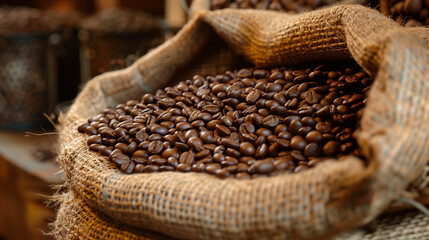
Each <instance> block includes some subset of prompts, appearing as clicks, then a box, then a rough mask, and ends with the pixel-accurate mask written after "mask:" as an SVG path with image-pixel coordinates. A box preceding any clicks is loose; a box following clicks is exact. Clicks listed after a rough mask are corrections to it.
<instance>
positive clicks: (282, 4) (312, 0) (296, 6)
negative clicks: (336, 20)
mask: <svg viewBox="0 0 429 240" xmlns="http://www.w3.org/2000/svg"><path fill="white" fill-rule="evenodd" d="M333 2H334V1H333V0H211V9H212V10H217V9H224V8H238V9H263V10H274V11H280V12H289V13H300V12H307V11H311V10H314V9H317V8H320V7H323V6H326V5H329V4H332V3H333Z"/></svg>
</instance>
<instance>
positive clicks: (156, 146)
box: [147, 140, 164, 154]
mask: <svg viewBox="0 0 429 240" xmlns="http://www.w3.org/2000/svg"><path fill="white" fill-rule="evenodd" d="M147 150H148V151H149V152H150V153H152V154H159V153H161V152H162V151H163V150H164V145H163V144H162V142H161V141H160V140H156V141H153V142H151V143H150V144H149V146H148V149H147Z"/></svg>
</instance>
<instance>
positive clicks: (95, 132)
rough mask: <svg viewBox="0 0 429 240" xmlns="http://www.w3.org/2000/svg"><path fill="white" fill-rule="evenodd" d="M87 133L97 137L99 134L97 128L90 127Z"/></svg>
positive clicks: (86, 130)
mask: <svg viewBox="0 0 429 240" xmlns="http://www.w3.org/2000/svg"><path fill="white" fill-rule="evenodd" d="M85 133H86V134H88V135H96V134H98V131H97V129H96V128H95V127H93V126H88V127H87V128H85Z"/></svg>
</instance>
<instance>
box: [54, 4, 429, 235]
mask: <svg viewBox="0 0 429 240" xmlns="http://www.w3.org/2000/svg"><path fill="white" fill-rule="evenodd" d="M424 32H425V30H419V33H420V34H413V33H410V31H407V30H406V29H404V28H402V27H400V26H399V25H397V24H396V23H394V22H393V21H392V20H390V19H388V18H385V17H384V16H382V15H381V14H380V13H378V12H376V11H374V10H371V9H367V8H364V7H362V6H341V7H332V8H327V9H322V10H319V11H315V12H310V13H305V14H300V15H294V16H292V15H287V14H282V13H276V12H270V11H257V10H221V11H215V12H207V13H201V14H199V15H198V16H196V17H195V18H193V19H192V20H191V21H190V22H189V23H188V24H187V25H186V26H185V27H184V28H183V29H182V30H181V31H180V32H179V33H178V34H177V35H176V36H175V37H174V38H173V39H171V40H170V41H168V42H166V43H165V44H163V45H161V46H160V47H158V48H157V49H155V50H154V51H152V52H150V53H149V54H147V55H146V56H144V57H142V58H141V59H139V60H138V61H137V62H136V63H135V64H134V65H132V66H131V67H129V68H127V69H125V70H121V71H116V72H112V73H106V74H103V75H101V76H98V77H96V78H95V79H93V80H92V81H90V82H89V83H88V84H87V85H86V87H85V88H84V89H83V91H82V92H81V93H80V94H79V96H78V97H77V99H76V101H75V103H74V104H73V106H72V107H71V109H70V111H69V113H68V114H67V116H66V118H65V120H64V123H63V126H62V127H63V129H62V130H61V133H60V141H61V153H60V158H59V163H60V164H61V167H62V168H63V170H64V172H65V175H66V177H67V185H68V187H69V188H70V189H71V190H72V191H73V192H74V194H75V195H76V197H77V198H78V199H80V200H82V201H84V202H85V203H87V204H88V206H89V207H91V208H93V209H95V210H97V211H100V212H102V213H103V214H105V215H107V216H109V217H110V218H112V219H115V221H116V222H122V223H124V224H127V225H129V226H133V227H136V228H140V229H150V230H152V231H156V232H162V233H163V234H165V235H168V236H173V237H177V238H182V239H287V238H293V239H306V238H314V237H316V236H328V235H330V234H332V233H334V232H338V231H341V230H345V229H348V228H351V227H354V226H357V225H359V224H362V223H364V222H367V221H369V220H371V219H373V218H374V217H375V216H376V215H378V214H379V213H380V212H381V211H383V210H384V209H385V208H386V206H387V205H388V204H389V203H390V202H391V201H392V199H393V198H395V197H396V196H398V195H399V194H400V193H401V192H403V190H404V189H405V188H406V187H407V186H408V185H409V184H410V183H411V182H412V181H413V180H414V179H416V178H418V177H419V176H421V175H422V174H423V169H424V166H425V164H426V163H427V160H428V159H429V148H427V146H429V129H428V128H429V125H428V124H427V121H428V120H429V108H428V106H429V105H428V102H429V84H428V83H427V81H426V80H427V76H428V74H429V51H428V49H427V48H426V47H425V46H424V45H423V44H422V43H421V40H419V37H420V38H425V39H427V37H428V36H429V35H428V34H423V33H424ZM426 33H427V32H426ZM215 37H220V38H221V39H222V40H223V41H225V42H226V43H227V45H228V46H229V49H230V51H231V52H234V53H235V54H237V55H239V56H242V57H243V59H246V60H247V61H250V62H251V63H253V64H255V65H256V66H258V67H273V66H282V65H288V64H295V63H305V62H309V61H316V60H332V59H334V60H351V59H354V60H355V61H356V62H357V63H358V64H359V65H360V66H362V67H363V68H364V69H365V70H367V71H368V72H369V73H370V74H371V75H373V76H375V82H374V85H373V87H372V89H371V91H370V96H369V99H368V102H367V106H366V110H365V113H364V115H363V119H362V131H361V133H360V134H359V136H358V142H359V144H360V146H361V148H362V150H363V151H364V153H365V155H366V157H367V158H368V160H369V165H368V166H364V165H363V162H362V161H361V160H359V159H357V158H355V157H348V158H346V159H345V160H343V161H332V160H329V161H326V162H324V163H323V164H320V165H319V166H317V167H316V168H314V169H311V170H308V171H306V172H302V173H299V174H284V175H278V176H273V177H270V178H265V179H254V180H249V181H239V180H234V179H227V180H220V179H217V178H215V177H213V176H210V175H207V174H198V173H186V174H183V173H178V172H169V173H166V172H164V173H155V174H134V175H126V174H122V173H120V171H119V170H118V169H117V168H116V167H115V166H114V165H113V164H112V163H110V162H109V161H108V160H107V158H105V157H101V156H100V155H98V154H97V153H94V152H90V151H89V150H88V148H87V146H86V138H87V136H85V135H83V134H80V133H78V132H77V130H76V128H77V126H78V125H79V124H80V123H82V122H85V121H86V120H87V119H88V118H90V117H91V116H95V115H97V114H98V113H99V112H100V111H102V110H103V109H104V108H106V107H112V106H115V105H116V104H118V103H123V102H125V101H127V100H130V99H138V98H140V97H141V96H142V94H143V93H144V92H147V91H153V90H155V89H158V88H160V87H162V86H165V85H166V84H168V83H169V82H170V83H171V82H172V81H176V80H178V79H180V78H182V77H184V76H183V75H182V74H183V72H186V71H184V70H182V69H189V68H192V69H201V67H203V66H205V65H207V64H208V63H210V62H214V61H213V59H215V60H216V61H217V62H219V63H221V64H219V65H214V66H213V65H210V66H212V67H213V68H212V69H210V71H217V72H221V71H223V70H225V68H228V67H230V68H231V67H232V66H234V65H233V63H234V62H235V61H232V59H234V58H233V57H227V56H234V54H222V56H216V55H213V53H210V54H207V55H206V53H205V50H206V47H207V46H206V43H208V42H210V39H212V38H215ZM223 45H224V44H223ZM194 56H198V59H199V61H195V58H193V57H194ZM205 56H210V58H205ZM213 56H215V57H214V58H213ZM220 60H222V61H220ZM210 71H205V72H204V73H209V72H210ZM194 73H198V72H194ZM214 73H216V72H213V74H214ZM185 77H186V76H185ZM187 77H191V76H187ZM61 214H67V213H66V212H60V213H59V216H58V219H59V220H57V221H61V217H62V216H61ZM57 226H60V228H61V225H60V224H57ZM60 230H61V229H54V231H60ZM142 231H143V230H142Z"/></svg>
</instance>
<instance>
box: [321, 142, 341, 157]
mask: <svg viewBox="0 0 429 240" xmlns="http://www.w3.org/2000/svg"><path fill="white" fill-rule="evenodd" d="M340 147H341V144H340V143H339V142H337V141H329V142H327V143H326V144H325V145H324V146H323V153H324V154H325V155H326V156H335V155H336V154H337V153H338V152H339V151H340Z"/></svg>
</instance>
